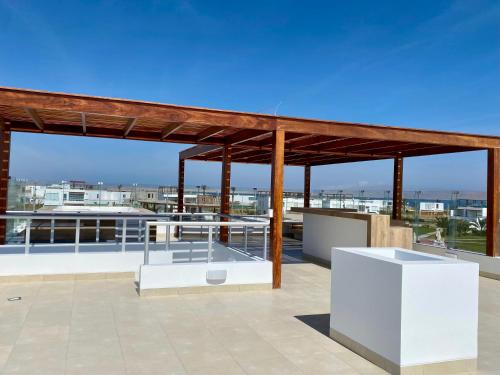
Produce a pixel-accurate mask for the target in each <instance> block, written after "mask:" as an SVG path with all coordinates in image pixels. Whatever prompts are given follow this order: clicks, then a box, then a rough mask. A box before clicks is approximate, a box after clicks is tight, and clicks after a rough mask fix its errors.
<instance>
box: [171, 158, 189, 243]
mask: <svg viewBox="0 0 500 375" xmlns="http://www.w3.org/2000/svg"><path fill="white" fill-rule="evenodd" d="M184 166H185V161H184V159H181V158H179V170H178V175H177V177H178V182H177V212H179V213H182V212H184ZM167 235H168V233H167ZM175 237H179V226H176V227H175Z"/></svg>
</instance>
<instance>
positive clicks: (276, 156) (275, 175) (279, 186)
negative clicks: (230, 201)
mask: <svg viewBox="0 0 500 375" xmlns="http://www.w3.org/2000/svg"><path fill="white" fill-rule="evenodd" d="M284 158H285V131H284V130H276V131H275V132H274V134H273V154H272V166H271V202H272V207H273V218H272V221H271V254H272V259H273V288H274V289H278V288H281V256H282V251H283V249H282V248H283V169H284V168H283V163H284Z"/></svg>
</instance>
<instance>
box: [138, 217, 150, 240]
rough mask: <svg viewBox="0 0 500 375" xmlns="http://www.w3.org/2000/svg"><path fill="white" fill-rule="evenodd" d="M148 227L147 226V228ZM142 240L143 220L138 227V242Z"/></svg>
mask: <svg viewBox="0 0 500 375" xmlns="http://www.w3.org/2000/svg"><path fill="white" fill-rule="evenodd" d="M147 226H148V225H147V224H146V227H147ZM141 240H142V220H139V225H138V226H137V242H141Z"/></svg>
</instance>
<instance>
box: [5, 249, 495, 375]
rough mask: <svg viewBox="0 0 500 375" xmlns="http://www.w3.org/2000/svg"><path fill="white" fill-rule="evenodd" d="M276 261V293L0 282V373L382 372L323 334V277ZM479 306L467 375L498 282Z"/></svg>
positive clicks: (128, 283)
mask: <svg viewBox="0 0 500 375" xmlns="http://www.w3.org/2000/svg"><path fill="white" fill-rule="evenodd" d="M292 246H293V244H292ZM290 254H292V255H296V254H297V251H296V246H295V248H294V250H293V251H291V252H290ZM284 255H285V256H284V260H289V261H291V262H290V263H289V264H284V265H283V285H282V286H283V288H282V289H275V290H268V291H249V292H244V293H242V292H224V293H212V294H186V295H175V296H163V297H139V296H138V295H137V293H136V292H135V288H134V280H133V278H124V279H101V280H81V279H78V280H74V279H70V280H54V281H44V282H36V281H33V282H20V283H3V284H0V297H1V299H0V301H1V302H0V369H3V371H2V374H51V375H53V374H93V375H99V374H106V375H113V374H128V375H132V374H148V375H154V374H203V375H209V374H217V375H220V374H266V375H269V374H287V375H291V374H317V375H321V374H333V373H335V374H343V375H347V374H382V373H385V372H384V371H383V370H381V369H379V368H378V367H376V366H375V365H373V364H371V363H370V362H368V361H366V360H365V359H363V358H361V357H359V356H358V355H356V354H354V353H352V352H351V351H349V350H348V349H346V348H344V347H343V346H341V345H340V344H337V343H336V342H335V341H333V340H332V339H330V338H329V337H328V336H327V335H328V327H329V324H328V323H329V320H328V319H329V315H328V314H329V310H330V305H329V303H330V270H329V269H327V268H324V267H320V266H317V265H314V264H310V263H305V262H301V261H298V260H297V259H294V258H293V257H292V256H290V255H287V252H285V254H284ZM293 260H295V262H293ZM14 296H21V297H22V300H20V301H14V302H9V301H7V298H9V297H14ZM479 306H480V315H479V370H478V371H477V372H473V373H471V374H497V373H498V368H500V357H499V356H498V353H500V282H499V281H495V280H491V279H486V278H480V303H479Z"/></svg>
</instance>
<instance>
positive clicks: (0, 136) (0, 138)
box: [0, 119, 10, 245]
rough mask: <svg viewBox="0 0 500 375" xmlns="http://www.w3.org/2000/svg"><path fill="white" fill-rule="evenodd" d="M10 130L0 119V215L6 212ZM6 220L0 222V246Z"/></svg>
mask: <svg viewBox="0 0 500 375" xmlns="http://www.w3.org/2000/svg"><path fill="white" fill-rule="evenodd" d="M9 161H10V128H9V126H8V125H6V124H5V122H4V121H3V119H0V214H1V215H5V213H6V212H7V193H8V189H9ZM6 229H7V220H5V219H3V220H0V245H3V244H5V237H6Z"/></svg>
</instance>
